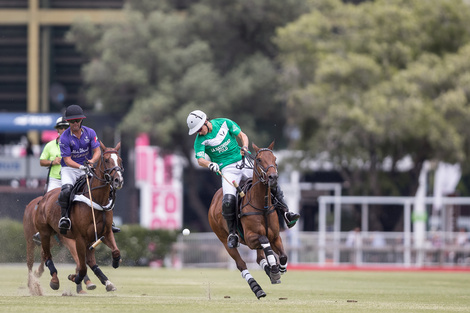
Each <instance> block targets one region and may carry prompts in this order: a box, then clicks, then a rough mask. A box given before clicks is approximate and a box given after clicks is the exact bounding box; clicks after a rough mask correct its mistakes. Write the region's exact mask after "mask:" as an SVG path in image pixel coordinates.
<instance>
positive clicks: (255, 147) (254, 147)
mask: <svg viewBox="0 0 470 313" xmlns="http://www.w3.org/2000/svg"><path fill="white" fill-rule="evenodd" d="M251 146H252V147H253V149H255V152H256V153H258V151H259V148H258V146H257V145H255V143H252V144H251Z"/></svg>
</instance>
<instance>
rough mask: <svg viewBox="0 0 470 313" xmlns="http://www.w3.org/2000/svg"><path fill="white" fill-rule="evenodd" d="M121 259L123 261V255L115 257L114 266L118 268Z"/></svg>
mask: <svg viewBox="0 0 470 313" xmlns="http://www.w3.org/2000/svg"><path fill="white" fill-rule="evenodd" d="M120 261H121V256H118V257H117V258H113V267H114V268H118V267H119V262H120Z"/></svg>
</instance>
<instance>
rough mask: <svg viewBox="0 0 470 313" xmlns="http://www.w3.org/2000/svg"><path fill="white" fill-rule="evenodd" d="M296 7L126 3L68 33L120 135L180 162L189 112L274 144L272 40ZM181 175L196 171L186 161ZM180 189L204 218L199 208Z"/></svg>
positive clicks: (277, 112)
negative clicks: (121, 14)
mask: <svg viewBox="0 0 470 313" xmlns="http://www.w3.org/2000/svg"><path fill="white" fill-rule="evenodd" d="M305 8H306V6H305V5H304V1H302V0H287V1H286V0H275V1H273V0H270V1H268V0H258V1H248V0H238V1H215V0H200V1H149V0H133V1H129V5H128V6H127V7H126V14H125V19H124V21H123V22H119V23H116V24H112V25H107V26H94V25H91V24H90V23H89V22H81V23H77V24H75V25H73V27H72V30H71V32H70V33H69V34H68V38H69V40H71V41H72V42H74V43H75V44H76V45H77V47H78V48H79V50H80V51H82V52H83V53H84V54H85V55H86V57H87V58H88V60H89V61H88V62H87V63H86V65H85V66H84V68H83V75H84V78H85V81H86V83H87V97H88V99H89V101H90V102H91V103H95V102H98V101H99V102H101V103H102V104H103V109H104V110H105V111H106V112H120V113H124V114H125V118H124V119H123V121H122V123H121V126H120V128H121V129H122V130H123V131H124V132H125V134H126V135H136V134H138V133H141V132H145V133H148V134H150V137H151V140H152V143H153V144H155V145H158V146H160V147H162V148H164V149H167V150H171V151H176V152H180V153H182V154H183V155H184V156H186V157H187V158H188V160H189V159H193V158H194V156H193V154H192V152H191V151H192V147H193V140H194V138H193V137H191V136H188V128H187V125H186V118H187V116H188V114H189V112H191V111H193V110H195V109H201V110H203V111H205V112H206V113H207V114H208V115H209V117H211V118H215V117H227V118H231V119H233V120H235V121H236V122H237V123H239V125H240V126H241V127H242V129H243V131H244V132H245V133H247V134H248V136H249V138H250V140H251V141H252V142H255V143H256V144H257V145H258V146H265V145H266V146H267V145H269V143H270V142H271V141H272V140H274V139H275V140H276V141H277V142H278V145H277V146H278V147H279V146H280V144H282V141H283V140H282V134H283V133H282V131H283V126H284V123H285V117H284V114H283V112H284V111H283V109H284V108H283V103H284V102H283V99H282V98H278V97H276V95H277V91H278V90H279V82H278V69H277V68H276V62H275V59H274V57H275V56H276V55H277V47H276V46H275V45H274V44H273V43H272V41H271V39H272V36H273V35H274V33H275V29H276V28H277V27H279V26H284V25H286V24H287V23H288V22H290V21H292V20H294V19H296V18H297V17H298V16H300V14H302V13H304V12H305ZM129 137H130V138H132V136H128V137H127V138H129ZM129 144H131V142H129ZM188 164H192V163H191V162H188ZM187 174H188V175H195V173H194V170H193V169H192V168H190V169H189V172H187ZM192 181H196V179H192ZM189 188H191V186H189ZM189 194H190V195H191V194H192V195H193V196H190V197H191V202H192V203H193V206H194V207H196V208H197V207H200V208H201V209H200V210H198V211H199V212H200V217H201V220H207V217H206V213H205V212H204V211H205V210H207V208H204V209H202V206H201V205H198V203H199V201H198V199H197V197H196V195H195V194H194V190H193V192H191V191H189ZM206 226H207V228H208V225H206Z"/></svg>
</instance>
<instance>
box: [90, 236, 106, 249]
mask: <svg viewBox="0 0 470 313" xmlns="http://www.w3.org/2000/svg"><path fill="white" fill-rule="evenodd" d="M103 239H104V236H101V238H100V239H98V240H97V241H95V242H94V243H93V244H92V245H91V246H90V250H93V249H95V248H96V247H97V246H98V245H99V244H100V243H101V241H103Z"/></svg>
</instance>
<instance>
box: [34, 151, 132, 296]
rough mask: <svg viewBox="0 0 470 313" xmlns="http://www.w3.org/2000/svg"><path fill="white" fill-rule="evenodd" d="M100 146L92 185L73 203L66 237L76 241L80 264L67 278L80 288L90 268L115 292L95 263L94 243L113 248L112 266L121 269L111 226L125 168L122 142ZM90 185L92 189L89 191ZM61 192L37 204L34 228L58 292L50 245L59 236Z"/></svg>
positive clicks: (83, 190) (109, 289) (52, 194)
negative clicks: (76, 271)
mask: <svg viewBox="0 0 470 313" xmlns="http://www.w3.org/2000/svg"><path fill="white" fill-rule="evenodd" d="M100 146H101V157H100V159H99V160H98V162H97V163H96V164H95V167H94V169H93V170H90V175H91V178H90V180H89V182H88V181H87V184H85V183H84V184H83V185H84V186H83V187H82V188H81V189H80V190H78V193H77V194H76V195H75V197H74V198H73V201H71V204H70V219H71V222H72V225H71V229H70V230H69V231H68V232H67V233H66V234H64V235H63V237H65V238H70V239H74V240H75V246H76V250H77V254H78V261H79V262H78V264H79V270H78V273H77V274H75V273H74V274H71V275H69V276H68V278H69V279H70V280H71V281H74V282H75V283H76V284H77V285H78V284H79V283H81V282H82V280H83V279H84V277H85V275H86V274H87V265H88V266H89V267H90V268H91V269H92V270H93V273H95V275H96V276H97V277H98V278H99V280H100V282H101V283H102V284H103V285H104V286H105V287H106V291H114V290H116V287H115V286H114V284H113V283H112V282H111V281H109V280H108V277H106V275H105V274H104V273H103V272H102V271H101V269H100V268H99V267H98V265H97V264H96V260H95V250H94V249H93V247H94V246H93V243H99V241H101V240H102V242H104V244H106V245H107V246H108V247H109V248H110V249H111V255H112V258H113V261H112V266H113V267H114V268H118V267H119V262H120V260H121V253H120V251H119V249H118V247H117V245H116V240H115V238H114V234H113V232H112V228H111V226H112V222H113V211H112V209H113V207H114V200H115V192H116V190H119V189H121V188H122V186H123V184H124V179H123V176H122V172H123V171H124V169H123V167H122V160H121V157H120V156H119V149H120V148H121V143H118V144H117V145H116V147H115V148H107V147H106V146H105V145H104V144H103V143H102V142H100ZM86 175H88V174H86ZM82 182H83V180H82ZM77 183H79V182H77ZM88 183H89V186H90V189H88ZM90 190H91V197H92V200H93V209H92V208H91V207H90V205H91V200H90V199H89V196H88V195H89V191H90ZM59 193H60V190H59V188H57V189H54V190H51V191H50V192H48V193H47V194H46V195H45V196H44V198H43V199H42V200H41V201H40V202H39V204H38V209H37V213H36V218H35V226H36V228H37V229H38V231H39V233H40V236H41V245H42V248H43V260H44V262H45V265H46V266H47V267H48V268H49V271H50V274H51V276H52V278H51V281H50V283H49V285H50V287H51V288H52V289H54V290H57V289H59V284H60V283H59V278H58V276H57V269H56V268H55V266H54V262H53V261H52V255H51V250H50V248H51V247H50V242H51V236H53V235H54V234H56V233H57V234H58V233H60V231H59V228H58V224H59V219H60V217H61V214H60V206H59V204H58V201H57V200H58V197H59ZM73 193H74V192H72V194H73ZM98 236H100V237H101V238H100V240H98Z"/></svg>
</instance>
